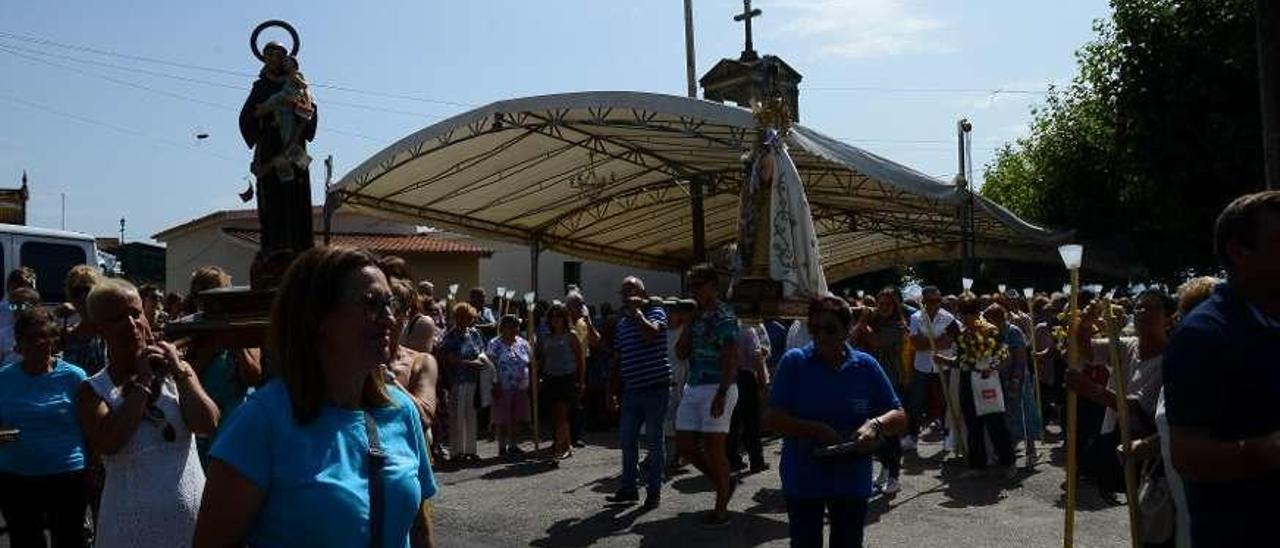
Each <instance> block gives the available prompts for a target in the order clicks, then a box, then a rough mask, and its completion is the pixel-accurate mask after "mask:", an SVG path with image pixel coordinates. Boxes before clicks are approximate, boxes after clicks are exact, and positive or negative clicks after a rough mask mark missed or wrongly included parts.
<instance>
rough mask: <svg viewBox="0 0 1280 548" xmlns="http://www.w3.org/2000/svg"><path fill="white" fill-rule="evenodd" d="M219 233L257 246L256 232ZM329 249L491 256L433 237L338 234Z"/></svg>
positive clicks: (232, 230) (321, 236)
mask: <svg viewBox="0 0 1280 548" xmlns="http://www.w3.org/2000/svg"><path fill="white" fill-rule="evenodd" d="M222 231H223V232H225V233H227V234H228V235H230V236H232V237H234V238H238V239H241V240H244V241H246V242H249V243H252V244H254V245H258V241H259V236H260V234H259V233H258V231H257V230H248V229H242V228H224V229H222ZM323 239H324V234H323V233H320V232H317V233H316V243H319V242H321V241H323ZM330 243H331V244H332V245H344V246H350V247H358V248H361V249H367V250H369V251H375V252H378V253H402V254H424V253H452V254H461V255H482V256H485V257H488V256H490V255H492V254H493V250H491V249H485V248H483V247H479V246H475V245H471V244H469V243H466V242H463V241H458V240H454V239H449V238H442V237H440V236H437V235H434V234H424V233H419V234H367V233H339V232H335V233H333V235H332V238H331V240H330Z"/></svg>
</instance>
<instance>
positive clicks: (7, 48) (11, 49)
mask: <svg viewBox="0 0 1280 548" xmlns="http://www.w3.org/2000/svg"><path fill="white" fill-rule="evenodd" d="M0 51H4V52H6V53H9V54H12V55H16V56H19V57H24V58H26V59H30V60H32V61H38V62H42V63H45V64H50V65H53V66H59V67H61V68H66V69H69V70H71V67H67V66H65V65H57V64H55V63H52V62H49V61H47V60H43V59H35V58H33V57H30V56H36V57H53V58H55V59H64V60H67V61H71V62H75V63H82V64H87V65H91V66H97V67H104V68H110V69H114V70H121V71H125V72H133V73H138V74H146V75H149V76H155V77H158V78H167V79H170V80H177V81H180V82H186V83H191V84H199V85H203V86H211V87H217V88H223V89H234V90H238V91H242V92H247V91H249V87H247V86H243V85H235V84H227V83H223V82H214V81H211V80H203V79H200V78H191V77H188V76H182V75H177V74H169V73H165V72H158V71H153V70H147V69H142V68H137V67H130V66H125V65H117V64H113V63H105V62H102V61H97V60H92V59H84V58H80V57H75V56H71V55H62V54H58V53H52V52H47V51H40V50H36V49H31V48H24V47H21V46H14V45H11V44H4V43H0ZM18 52H23V53H25V54H27V55H23V54H22V53H18ZM28 55H30V56H28ZM102 78H107V77H105V76H104V77H102ZM117 83H121V84H124V82H120V81H117ZM124 85H132V84H124ZM135 87H136V86H135ZM160 93H166V92H160ZM323 103H324V104H325V105H326V106H339V107H346V108H354V109H359V110H367V111H374V112H386V113H389V114H400V115H405V116H412V117H415V118H432V119H437V120H439V119H444V118H445V117H446V116H444V115H440V114H430V113H426V112H414V111H407V110H399V109H393V108H386V107H380V106H375V105H366V104H360V103H349V102H345V101H338V100H334V99H329V98H325V100H324V101H323Z"/></svg>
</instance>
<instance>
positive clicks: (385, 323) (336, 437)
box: [195, 247, 436, 548]
mask: <svg viewBox="0 0 1280 548" xmlns="http://www.w3.org/2000/svg"><path fill="white" fill-rule="evenodd" d="M396 307H397V304H396V302H395V298H394V297H393V296H392V294H391V289H390V288H389V287H388V284H387V279H386V276H384V275H383V274H382V272H381V271H380V270H378V267H377V264H376V263H375V261H374V258H373V256H371V255H370V254H369V253H367V252H364V251H357V250H354V249H350V248H342V247H320V248H315V249H312V250H310V251H308V252H306V253H303V254H302V255H300V256H299V257H298V258H297V259H296V260H295V261H294V263H293V265H292V266H291V267H290V268H289V270H288V272H286V273H285V276H284V279H283V281H282V282H281V285H280V289H279V293H278V294H277V295H276V301H275V303H274V305H273V308H272V313H271V327H270V333H269V334H268V347H269V348H270V350H271V355H272V357H273V362H274V363H275V364H276V371H277V372H278V378H276V379H274V380H272V381H270V382H268V383H267V384H266V385H264V386H263V387H262V389H260V390H258V391H257V392H254V393H253V394H252V395H250V396H249V397H248V398H247V399H246V400H245V402H244V403H243V404H241V405H240V408H239V409H238V410H237V411H236V412H235V414H234V415H232V417H231V419H230V420H229V421H228V422H227V424H226V425H225V426H224V427H223V429H222V430H221V432H220V433H219V435H218V440H217V441H216V442H215V443H214V445H213V448H212V450H210V453H209V455H210V457H211V458H210V463H209V470H208V476H209V481H208V483H207V484H206V488H205V492H204V501H203V504H202V505H201V508H200V517H199V519H198V521H197V524H196V534H195V545H196V546H217V547H221V546H243V545H246V544H248V545H253V546H307V547H322V546H340V547H344V548H345V547H359V546H374V547H396V548H401V547H407V546H410V543H411V541H412V545H413V546H423V545H430V538H431V523H430V520H429V519H428V512H427V507H426V506H425V501H426V499H428V498H430V497H431V496H432V495H434V494H435V492H436V483H435V477H434V475H433V474H432V471H431V464H430V461H429V460H428V454H427V447H426V443H425V436H424V435H423V432H422V422H421V421H420V420H419V418H418V411H417V408H416V407H415V406H414V404H413V402H412V401H411V400H410V398H409V396H408V395H407V394H405V393H404V391H402V390H401V389H399V388H397V387H394V386H388V385H386V383H385V380H384V379H383V375H382V374H381V372H380V367H381V366H382V365H383V364H385V363H387V361H388V360H390V359H391V357H392V355H393V354H392V348H391V345H392V344H393V342H394V341H395V340H396V337H395V333H394V332H393V331H394V329H395V325H396V321H395V315H394V310H395V309H396Z"/></svg>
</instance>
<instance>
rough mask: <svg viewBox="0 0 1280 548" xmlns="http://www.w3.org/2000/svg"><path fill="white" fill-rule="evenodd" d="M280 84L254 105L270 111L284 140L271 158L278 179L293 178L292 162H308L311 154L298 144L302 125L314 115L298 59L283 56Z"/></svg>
mask: <svg viewBox="0 0 1280 548" xmlns="http://www.w3.org/2000/svg"><path fill="white" fill-rule="evenodd" d="M282 78H283V81H284V87H282V88H281V89H280V91H278V92H276V93H275V94H273V95H272V96H271V97H270V98H268V99H267V100H266V101H265V102H263V103H262V104H261V105H259V106H258V109H259V110H260V111H261V112H263V113H266V112H270V113H271V114H272V117H273V120H274V121H275V125H276V129H278V130H279V131H280V140H281V142H282V143H284V151H283V152H282V153H280V155H278V156H276V158H275V159H274V160H273V161H272V166H273V167H274V168H275V170H276V176H277V177H278V178H279V179H280V180H281V181H290V180H293V166H295V165H296V166H298V167H306V166H308V165H310V164H311V156H309V155H307V152H306V150H304V149H303V148H302V143H301V139H300V138H299V137H300V135H301V134H302V127H303V125H304V124H305V123H306V122H308V121H310V120H311V118H312V116H314V115H315V105H314V104H313V103H312V100H311V91H310V89H308V85H307V79H306V77H304V76H303V75H302V73H301V72H299V71H298V59H297V58H295V57H293V56H288V57H285V60H284V75H283V76H282Z"/></svg>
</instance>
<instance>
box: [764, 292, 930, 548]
mask: <svg viewBox="0 0 1280 548" xmlns="http://www.w3.org/2000/svg"><path fill="white" fill-rule="evenodd" d="M852 324H853V311H852V310H850V309H849V305H848V304H847V303H845V301H844V300H843V299H841V298H839V297H836V296H835V295H831V294H828V295H826V296H824V297H821V298H818V299H816V300H814V301H813V302H812V303H810V305H809V333H810V335H811V336H812V337H813V342H812V343H810V344H809V345H806V346H804V347H802V348H795V349H792V350H790V351H788V352H787V353H786V355H784V356H783V357H782V360H781V361H780V362H779V363H778V370H777V372H776V373H775V374H774V378H773V389H772V391H771V392H770V395H769V409H768V411H766V412H765V423H766V424H767V425H768V427H769V428H771V429H772V430H774V431H775V432H778V433H780V434H782V435H783V441H782V464H781V467H780V470H779V471H780V473H781V476H782V491H783V494H784V495H786V500H787V516H788V518H789V520H788V521H789V524H790V532H791V545H792V546H798V547H810V546H822V545H823V542H822V522H823V516H824V514H829V515H830V522H831V533H830V539H831V541H830V545H831V546H841V547H844V546H862V528H863V524H864V523H865V522H866V517H867V499H868V498H870V497H871V492H872V488H871V456H872V454H873V453H875V451H876V448H877V446H878V445H879V444H880V443H881V442H882V440H883V439H884V438H886V437H890V436H898V435H901V434H902V433H903V432H904V431H906V429H907V415H906V413H904V412H903V411H902V405H901V404H900V403H899V402H898V396H897V394H895V393H894V390H893V385H892V384H890V383H889V378H888V377H887V376H886V375H885V373H884V370H883V369H881V367H880V364H879V363H877V362H876V360H875V358H873V357H871V355H869V354H865V353H863V352H860V351H858V350H855V349H854V348H853V347H852V346H850V345H849V343H848V333H849V328H850V327H851V326H852Z"/></svg>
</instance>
